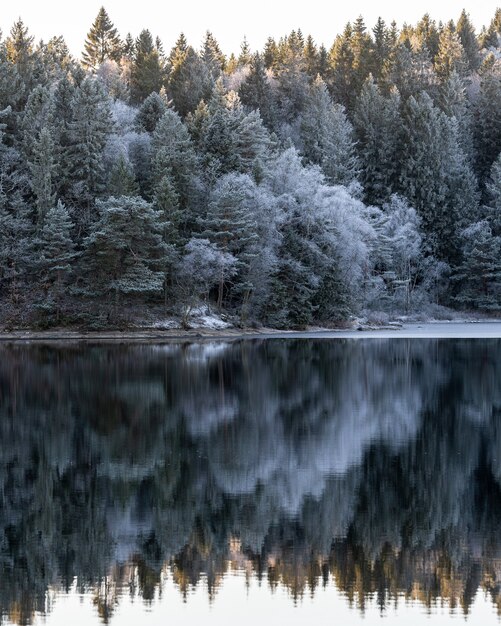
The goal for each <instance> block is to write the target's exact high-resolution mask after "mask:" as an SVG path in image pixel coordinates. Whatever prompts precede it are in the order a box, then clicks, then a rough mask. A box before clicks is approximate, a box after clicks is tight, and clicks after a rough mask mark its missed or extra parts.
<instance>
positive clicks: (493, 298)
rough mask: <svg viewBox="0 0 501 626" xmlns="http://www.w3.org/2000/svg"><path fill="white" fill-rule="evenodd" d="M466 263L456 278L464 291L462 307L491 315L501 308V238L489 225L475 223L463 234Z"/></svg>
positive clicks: (455, 275)
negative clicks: (491, 312) (489, 312)
mask: <svg viewBox="0 0 501 626" xmlns="http://www.w3.org/2000/svg"><path fill="white" fill-rule="evenodd" d="M461 241H462V262H461V264H460V265H459V267H458V268H457V270H456V272H455V274H454V276H453V278H454V280H455V281H456V282H458V283H459V288H460V291H459V293H458V294H457V295H456V296H455V297H454V300H455V301H456V302H457V303H458V304H462V305H463V306H466V307H469V308H475V309H481V310H487V311H499V309H500V308H501V261H500V258H501V237H499V236H493V234H492V230H491V227H490V225H489V223H488V222H487V221H485V220H483V221H480V222H475V223H474V224H472V225H471V226H469V227H468V228H466V229H464V230H463V231H462V232H461Z"/></svg>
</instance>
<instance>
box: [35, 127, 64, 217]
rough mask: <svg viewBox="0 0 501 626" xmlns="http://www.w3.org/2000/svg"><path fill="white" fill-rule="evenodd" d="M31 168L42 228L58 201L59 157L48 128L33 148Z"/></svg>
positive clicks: (43, 129) (40, 134)
mask: <svg viewBox="0 0 501 626" xmlns="http://www.w3.org/2000/svg"><path fill="white" fill-rule="evenodd" d="M28 165H29V168H30V184H31V190H32V192H33V195H34V196H35V207H36V221H37V224H38V226H39V228H41V227H42V226H43V224H44V223H45V217H46V215H47V213H48V211H49V210H50V209H51V208H53V207H54V204H55V200H56V193H55V182H54V181H55V178H56V174H57V155H56V150H55V144H54V140H53V138H52V135H51V132H50V130H49V129H48V128H42V130H41V131H40V133H39V135H38V137H37V140H36V142H35V144H34V146H33V153H32V160H31V161H29V163H28Z"/></svg>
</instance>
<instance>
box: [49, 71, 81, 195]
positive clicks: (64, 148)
mask: <svg viewBox="0 0 501 626" xmlns="http://www.w3.org/2000/svg"><path fill="white" fill-rule="evenodd" d="M74 98H75V86H74V84H73V83H72V81H71V80H70V79H69V78H68V76H64V77H63V78H62V79H61V80H60V81H59V82H58V84H57V87H56V89H55V92H54V113H53V116H54V122H53V125H52V126H53V133H54V142H55V144H56V145H57V152H58V154H57V157H58V176H57V179H56V180H55V181H54V182H55V185H56V191H57V195H58V197H60V198H63V199H64V200H66V199H68V198H70V197H71V171H72V168H73V163H72V149H71V145H72V124H73V115H74V111H73V102H74Z"/></svg>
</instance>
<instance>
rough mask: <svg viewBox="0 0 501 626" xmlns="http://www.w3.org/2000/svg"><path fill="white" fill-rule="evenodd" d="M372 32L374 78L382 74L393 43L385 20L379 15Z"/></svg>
mask: <svg viewBox="0 0 501 626" xmlns="http://www.w3.org/2000/svg"><path fill="white" fill-rule="evenodd" d="M372 32H373V34H374V45H373V59H372V70H373V76H374V77H375V78H376V79H380V78H381V76H382V75H383V71H384V67H385V64H386V62H387V60H388V59H389V58H390V55H391V52H392V48H393V44H392V41H391V35H390V32H389V30H388V28H387V26H386V24H385V21H384V20H383V19H382V18H381V17H379V18H378V20H377V22H376V25H375V26H374V28H373V29H372Z"/></svg>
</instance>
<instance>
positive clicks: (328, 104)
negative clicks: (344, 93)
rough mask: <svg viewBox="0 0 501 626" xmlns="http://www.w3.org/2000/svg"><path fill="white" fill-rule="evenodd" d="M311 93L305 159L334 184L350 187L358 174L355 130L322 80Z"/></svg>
mask: <svg viewBox="0 0 501 626" xmlns="http://www.w3.org/2000/svg"><path fill="white" fill-rule="evenodd" d="M310 93H311V95H310V97H309V98H308V103H307V106H306V109H305V112H304V115H303V118H302V123H301V138H302V143H303V152H304V156H305V158H306V160H307V161H308V162H309V163H315V164H317V165H320V167H321V168H322V170H323V172H324V174H325V176H326V178H327V180H328V181H329V182H330V183H331V184H334V185H349V184H350V183H352V182H354V181H355V180H356V178H357V174H358V161H357V157H356V153H355V140H354V136H353V127H352V126H351V124H350V122H349V121H348V119H347V117H346V115H345V112H344V110H343V107H341V106H339V105H333V104H332V101H331V99H330V96H329V93H328V91H327V86H326V85H325V83H324V81H323V80H322V79H321V78H320V76H317V78H316V79H315V81H314V82H313V84H312V86H311V92H310Z"/></svg>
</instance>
